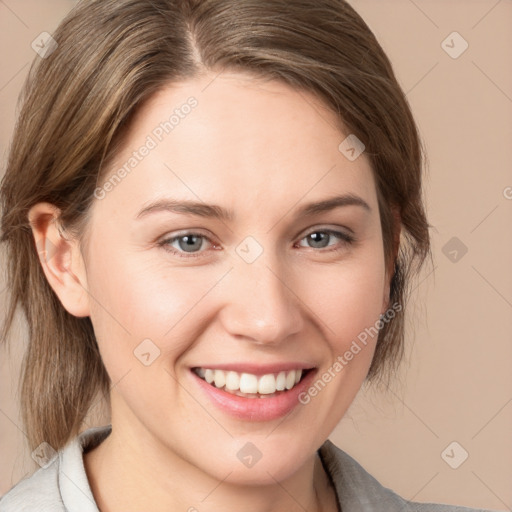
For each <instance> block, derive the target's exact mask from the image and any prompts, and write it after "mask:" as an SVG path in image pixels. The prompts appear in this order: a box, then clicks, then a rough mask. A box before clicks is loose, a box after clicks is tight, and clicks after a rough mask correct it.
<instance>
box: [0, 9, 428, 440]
mask: <svg viewBox="0 0 512 512" xmlns="http://www.w3.org/2000/svg"><path fill="white" fill-rule="evenodd" d="M53 38H54V39H55V40H56V42H57V44H58V46H57V47H56V49H55V50H54V52H53V53H51V55H49V56H46V58H36V60H35V62H34V63H33V64H32V67H31V68H30V72H29V75H28V77H27V80H26V82H25V84H24V87H23V90H22V93H21V95H20V102H21V105H22V107H21V109H20V111H19V115H18V119H17V123H16V127H15V131H14V135H13V138H12V141H11V146H10V150H9V155H8V160H7V166H6V173H5V176H4V178H3V180H2V184H1V190H0V201H1V207H2V217H1V238H0V241H1V242H4V243H5V246H6V261H7V283H8V290H9V294H8V300H9V302H8V308H7V314H6V318H5V322H4V325H3V332H2V339H6V338H7V335H8V333H9V331H10V329H11V327H12V324H13V320H14V317H15V313H16V311H17V307H18V305H19V306H21V308H22V310H23V312H24V315H25V318H26V321H27V323H28V328H29V333H28V337H29V339H28V346H27V348H26V352H25V357H24V360H23V366H22V374H21V378H20V379H21V380H20V381H21V411H22V418H23V422H24V425H25V429H26V434H27V438H28V443H29V445H30V447H31V448H34V447H36V446H37V445H38V444H40V443H41V442H43V441H46V442H47V443H49V444H50V445H51V446H52V447H53V448H54V449H59V448H61V447H63V446H64V445H65V444H67V442H68V441H69V440H70V439H71V438H72V437H74V436H76V435H77V434H78V433H79V432H80V428H81V426H82V425H83V422H84V419H85V417H86V415H87V413H88V411H89V410H90V407H91V404H92V402H93V400H94V398H95V396H97V394H98V393H100V394H102V395H103V396H104V397H105V398H107V399H108V394H109V386H110V379H109V376H108V374H107V371H106V369H105V367H104V365H103V362H102V360H101V357H100V353H99V350H98V346H97V342H96V339H95V335H94V330H93V325H92V323H91V320H90V318H89V317H81V318H79V317H75V316H73V315H71V314H70V313H68V312H67V311H66V310H65V308H64V307H63V305H62V304H61V303H60V301H59V299H58V297H57V295H56V294H55V293H54V291H53V290H52V288H51V287H50V285H49V283H48V281H47V279H46V277H45V275H44V272H43V270H42V266H41V264H40V261H39V257H38V251H37V247H36V243H35V240H34V236H33V234H32V231H31V226H30V224H29V221H28V217H27V215H28V211H29V209H30V207H31V206H33V205H34V204H36V203H38V202H42V201H45V202H49V203H51V204H53V205H55V206H56V207H57V208H58V209H59V210H60V217H59V219H58V220H59V223H60V225H61V226H63V228H64V229H65V231H66V233H70V234H71V235H72V236H73V237H76V239H77V240H79V244H80V247H81V250H82V249H83V248H84V247H85V246H86V245H85V244H86V240H87V238H86V234H87V228H88V220H89V214H90V207H91V204H92V203H93V201H94V190H95V189H96V187H97V186H98V183H100V182H101V181H102V179H103V178H104V177H105V173H106V170H108V162H110V161H111V160H112V158H114V157H115V155H116V152H117V151H118V150H119V148H120V143H121V142H122V141H123V137H124V134H125V132H126V128H127V127H129V126H130V121H131V120H132V119H133V116H134V115H135V112H136V111H137V110H138V109H139V108H140V107H141V105H143V103H144V102H145V101H146V100H147V99H148V98H150V97H151V96H152V95H153V94H154V93H155V92H157V91H158V90H160V89H162V88H163V87H166V86H168V85H169V84H170V83H172V82H176V81H183V80H191V79H194V78H197V77H199V76H201V75H202V74H204V73H205V72H221V71H238V72H241V73H249V74H251V75H252V76H254V77H255V78H262V79H269V80H279V81H281V82H283V83H286V84H288V85H289V86H291V87H293V88H294V89H295V90H299V91H305V92H309V93H313V94H314V95H315V96H316V97H317V98H319V99H320V100H322V101H323V102H324V104H325V105H327V107H328V108H329V109H330V110H331V111H332V112H334V113H335V115H336V118H337V119H339V120H340V123H342V124H341V125H342V126H344V127H345V129H346V130H347V131H346V135H348V134H349V133H351V134H354V135H356V136H357V138H358V139H360V140H361V141H362V142H363V144H364V145H365V154H366V156H367V157H368V158H369V161H370V163H371V167H372V171H373V175H374V178H375V182H376V188H377V196H378V204H379V213H380V217H381V225H382V233H383V246H384V256H385V261H386V264H387V265H390V267H388V268H391V269H392V270H393V275H392V279H391V289H390V304H394V305H396V304H398V305H400V306H401V307H394V312H395V314H394V315H393V317H392V318H391V319H389V321H387V322H385V323H384V322H383V324H384V325H383V326H382V328H381V329H380V331H379V335H378V340H377V344H376V349H375V353H374V357H373V359H372V363H371V366H370V369H369V372H368V374H367V380H368V381H375V380H377V378H379V379H382V378H383V377H386V376H387V378H388V379H389V376H390V375H391V374H392V373H393V370H395V369H396V368H398V364H399V362H400V360H401V358H402V356H403V345H404V319H405V316H404V314H405V301H406V296H407V294H408V293H409V292H410V280H411V278H412V277H413V276H414V275H416V274H417V272H418V271H419V269H420V267H421V266H422V265H423V263H424V260H425V258H426V257H427V256H428V255H429V254H430V241H429V232H428V229H429V225H428V223H427V220H426V216H425V212H424V207H423V202H422V188H421V182H422V169H423V167H424V160H425V155H424V150H423V145H422V142H421V140H420V137H419V134H418V129H417V127H416V125H415V122H414V119H413V116H412V113H411V110H410V107H409V105H408V102H407V99H406V97H405V94H404V92H403V91H402V89H401V87H400V85H399V84H398V81H397V79H396V77H395V75H394V72H393V69H392V66H391V63H390V61H389V59H388V58H387V56H386V55H385V53H384V51H383V49H382V48H381V46H380V45H379V43H378V42H377V40H376V38H375V36H374V35H373V33H372V31H371V30H370V28H369V27H368V26H367V25H366V23H365V22H364V21H363V20H362V19H361V17H360V16H359V15H358V14H357V13H356V12H355V10H354V9H353V8H352V7H351V6H350V5H349V4H348V3H347V2H346V1H344V0H294V1H293V2H290V1H288V0H89V1H82V2H79V3H78V4H77V5H76V6H75V8H74V9H73V10H72V11H71V12H70V13H69V14H68V15H67V17H66V18H65V19H64V20H63V21H62V22H61V24H60V25H59V27H58V28H57V30H56V31H55V33H54V34H53ZM340 140H341V139H340ZM398 242H399V245H398ZM397 246H398V249H397Z"/></svg>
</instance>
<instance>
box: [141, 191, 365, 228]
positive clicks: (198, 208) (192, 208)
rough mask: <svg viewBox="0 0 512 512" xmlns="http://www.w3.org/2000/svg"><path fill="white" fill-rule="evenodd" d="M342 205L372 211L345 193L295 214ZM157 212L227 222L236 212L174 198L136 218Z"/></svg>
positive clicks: (158, 202)
mask: <svg viewBox="0 0 512 512" xmlns="http://www.w3.org/2000/svg"><path fill="white" fill-rule="evenodd" d="M342 206H360V207H362V208H364V209H365V210H366V211H368V212H371V208H370V205H369V204H368V203H367V202H366V201H365V200H364V199H363V198H361V197H359V196H357V195H355V194H344V195H341V196H334V197H330V198H327V199H324V200H322V201H318V202H313V203H307V204H305V205H303V206H302V207H301V208H300V209H299V210H298V211H297V212H296V214H295V215H296V216H297V217H311V216H313V215H317V214H319V213H323V212H327V211H331V210H334V209H335V208H339V207H342ZM157 212H169V213H180V214H185V215H196V216H198V217H207V218H214V219H219V220H222V221H227V222H232V221H233V220H234V219H235V214H234V213H233V211H232V210H227V209H225V208H223V207H222V206H218V205H215V204H206V203H203V202H198V201H190V200H180V201H178V200H176V199H172V198H163V199H158V200H156V201H154V202H152V203H150V204H148V205H147V206H145V207H144V208H143V209H142V210H140V212H139V213H138V214H137V215H136V217H135V218H136V219H137V220H138V219H141V218H143V217H145V216H147V215H149V214H151V213H157Z"/></svg>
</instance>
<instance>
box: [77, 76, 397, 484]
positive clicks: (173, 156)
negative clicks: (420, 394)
mask: <svg viewBox="0 0 512 512" xmlns="http://www.w3.org/2000/svg"><path fill="white" fill-rule="evenodd" d="M213 78H214V77H213V76H208V77H205V78H204V79H197V80H194V81H189V82H186V83H179V84H172V85H170V86H169V87H168V88H166V89H163V90H161V91H160V92H159V93H157V94H156V95H154V96H153V97H152V98H151V99H150V101H148V102H147V103H146V104H145V106H144V107H143V108H142V109H141V110H140V111H139V112H138V114H137V116H136V118H135V119H134V121H133V124H132V125H131V129H130V131H129V133H128V134H127V138H126V141H125V145H124V147H123V150H122V151H121V152H120V153H119V154H118V155H117V157H116V161H115V162H113V164H112V165H111V166H110V168H109V170H108V171H107V172H106V176H105V178H106V181H105V184H103V185H102V186H101V187H99V188H98V189H97V191H96V199H95V202H94V205H93V207H92V212H91V213H92V216H91V223H90V225H89V229H90V231H89V233H90V238H89V245H88V249H87V252H86V253H85V254H84V268H85V270H86V273H85V274H84V275H85V276H86V277H85V279H86V287H87V289H88V291H89V298H90V300H89V313H90V317H91V321H92V323H93V326H94V329H95V333H96V336H97V340H98V344H99V347H100V351H101V355H102V358H103V361H104V364H105V366H106V368H107V371H108V373H109V375H110V377H111V379H112V384H113V385H114V388H113V391H112V424H113V426H114V429H116V428H117V429H118V431H124V432H129V435H131V436H135V438H137V439H139V440H140V442H141V444H145V445H146V446H151V447H153V448H154V447H157V448H158V450H163V451H164V452H165V453H168V454H169V455H170V456H171V455H172V456H173V457H178V458H179V459H180V460H183V461H186V462H187V463H190V464H192V465H193V466H194V467H196V468H198V469H199V470H201V471H204V472H206V473H208V474H210V475H213V476H215V477H216V478H219V479H222V478H224V477H225V475H226V474H227V473H228V472H230V471H231V472H232V474H231V478H232V481H239V482H260V483H263V482H267V483H268V482H269V481H270V480H271V479H270V477H269V473H271V474H272V475H273V476H274V478H277V479H282V478H286V477H287V476H289V475H291V474H292V473H293V471H295V470H296V469H297V467H298V465H300V463H301V461H304V460H305V459H306V458H307V457H310V456H311V455H312V454H313V453H314V452H315V450H316V449H318V447H319V446H320V445H321V444H322V443H323V442H324V441H325V439H326V438H327V437H328V435H329V434H330V433H331V431H332V430H333V429H334V427H335V426H336V424H337V423H338V422H339V420H340V419H341V418H342V416H343V414H344V413H345V411H346V410H347V408H348V407H349V405H350V403H351V402H352V401H353V399H354V396H355V395H356V393H357V391H358V390H359V388H360V386H361V384H362V382H363V381H364V379H365V376H366V374H367V372H368V369H369V366H370V363H371V360H372V356H373V353H374V348H375V342H376V336H375V337H373V338H372V336H367V337H366V342H365V343H362V342H361V339H362V337H361V333H364V332H368V329H369V328H371V327H373V326H375V324H376V322H378V320H379V315H380V314H381V313H383V312H384V311H385V308H386V307H387V297H388V293H389V288H388V282H389V280H388V276H387V275H386V272H385V264H384V254H383V241H382V232H381V226H380V218H379V212H378V204H377V194H376V188H375V182H374V179H373V176H372V171H371V167H370V165H369V162H368V160H367V158H366V156H365V154H364V153H363V154H362V155H361V156H360V157H358V158H357V159H355V160H354V161H351V160H349V159H348V158H346V156H345V155H344V154H343V153H342V152H341V151H340V150H339V149H338V147H339V145H340V143H341V142H342V141H343V140H344V139H345V138H346V137H347V136H348V135H349V134H348V133H342V132H341V131H340V130H339V129H338V128H337V127H336V126H337V124H336V119H335V117H334V115H333V114H331V113H330V112H329V111H328V110H327V109H326V108H325V107H323V106H322V104H321V103H320V102H319V100H317V99H316V98H315V97H314V96H312V95H308V94H306V93H304V92H297V91H295V90H293V89H291V88H289V87H288V86H286V85H285V84H282V83H279V82H275V81H268V82H266V83H263V82H261V81H260V82H256V81H255V80H251V79H250V78H249V77H247V76H244V75H240V74H228V73H225V74H221V75H220V76H218V77H217V78H216V79H215V80H213ZM212 80H213V81H212ZM191 97H193V98H194V99H191V100H190V99H189V98H191ZM188 99H189V100H188ZM187 100H188V103H187ZM185 105H188V107H186V106H185ZM173 113H174V118H171V116H172V115H173ZM169 119H171V121H169ZM166 122H167V124H165V123H166ZM144 147H145V148H146V149H143V148H144ZM123 168H124V172H123V171H121V169H123ZM114 175H115V176H114ZM108 180H110V181H108ZM334 198H341V199H338V201H337V206H336V205H335V204H334V202H333V203H331V205H330V206H331V207H330V208H321V207H317V208H313V207H311V205H312V204H315V203H322V202H324V201H328V200H333V199H334ZM189 203H198V204H197V205H196V206H195V207H193V208H192V207H190V204H189ZM184 204H188V205H189V207H188V209H187V207H185V206H183V205H184ZM207 205H214V207H212V206H207ZM308 207H309V208H308ZM220 212H224V213H225V215H220ZM358 336H359V338H358ZM354 342H356V345H357V346H358V347H359V350H357V349H356V348H355V345H354ZM348 352H350V353H351V354H352V357H350V355H349V354H348ZM336 362H338V364H336ZM299 370H301V372H299ZM212 379H213V381H212ZM299 379H300V380H299ZM207 381H212V382H211V383H209V382H207ZM297 381H298V382H297ZM227 388H230V390H228V389H227ZM255 392H257V393H256V394H255ZM291 439H293V442H290V440H291ZM248 442H250V443H252V445H251V444H247V443H248ZM260 455H261V459H260V460H259V461H258V462H257V464H255V465H254V466H253V467H252V468H248V467H247V465H246V464H241V463H240V462H241V461H242V462H243V460H248V457H250V456H256V457H259V456H260ZM244 457H245V459H244ZM272 481H273V480H272Z"/></svg>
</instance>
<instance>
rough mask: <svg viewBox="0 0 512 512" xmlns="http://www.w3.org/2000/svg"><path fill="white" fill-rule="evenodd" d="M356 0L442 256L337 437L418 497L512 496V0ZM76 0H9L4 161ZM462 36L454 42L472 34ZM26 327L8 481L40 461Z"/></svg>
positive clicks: (9, 411) (489, 499)
mask: <svg viewBox="0 0 512 512" xmlns="http://www.w3.org/2000/svg"><path fill="white" fill-rule="evenodd" d="M352 4H353V5H354V7H355V8H356V9H357V10H358V12H359V13H360V14H361V15H362V17H363V18H364V19H365V20H366V22H367V23H368V24H369V26H370V28H371V29H372V30H373V31H374V32H375V34H376V36H377V38H378V39H379V41H380V42H381V44H382V45H383V47H384V49H385V50H386V51H387V53H388V55H389V56H390V59H391V61H392V63H393V65H394V67H395V70H396V73H397V76H398V78H399V81H400V83H401V84H402V86H403V88H404V90H405V91H406V92H407V97H408V99H409V101H410V104H411V107H412V109H413V112H414V114H415V116H416V118H417V120H418V124H419V126H420V130H421V134H422V137H423V138H424V141H425V143H426V147H427V151H428V154H429V159H430V171H429V176H428V178H427V181H426V195H427V206H428V213H429V220H430V223H431V224H433V225H434V226H435V229H434V230H433V231H432V237H433V252H434V258H435V268H434V271H433V272H432V273H429V272H427V271H426V272H424V274H423V276H422V278H421V279H420V280H419V281H418V283H417V285H416V286H417V287H416V289H415V292H414V304H413V308H411V310H413V309H414V310H415V316H414V318H411V322H410V326H409V336H408V341H407V343H408V356H407V361H405V364H404V365H403V370H404V371H403V372H402V375H401V376H397V381H396V384H395V386H394V387H393V389H391V390H389V392H388V393H387V394H383V393H375V392H366V391H365V390H363V391H362V392H361V393H360V394H359V396H358V398H357V399H356V401H355V402H354V404H353V405H352V407H351V409H350V410H349V412H348V414H347V416H346V417H345V418H344V419H343V420H342V422H341V423H340V425H339V426H338V428H337V429H336V430H335V431H334V432H333V434H332V436H331V439H332V440H333V441H334V442H335V443H336V444H338V445H339V446H340V447H342V448H343V449H344V450H345V451H347V452H348V453H349V454H351V455H352V456H354V457H355V458H356V459H357V460H358V461H359V462H360V463H361V464H362V465H363V466H364V467H365V468H366V469H367V470H368V471H369V472H370V473H371V474H373V475H374V476H375V477H376V478H377V479H378V480H380V481H381V483H383V484H384V485H385V486H387V487H390V488H392V489H394V490H395V491H396V492H398V493H399V494H401V495H402V496H404V497H405V498H408V499H414V500H416V501H435V502H444V503H452V504H461V505H466V506H471V507H482V508H491V509H494V510H500V511H503V510H512V485H511V484H512V435H511V427H512V371H511V368H512V343H511V341H512V340H511V338H512V334H511V333H512V315H511V313H512V310H511V308H512V270H511V269H512V265H511V263H512V234H511V223H510V220H511V213H512V199H511V198H512V188H511V187H512V172H511V164H512V59H511V58H510V49H511V48H512V2H510V1H509V0H499V1H498V0H457V1H455V0H450V1H447V0H437V1H436V0H415V1H414V2H413V1H412V0H393V1H389V0H352ZM72 5H73V2H71V1H70V0H44V1H42V0H0V47H1V56H0V109H1V112H2V115H1V118H0V154H1V155H2V166H3V165H4V162H5V159H6V154H7V148H8V143H9V139H10V136H11V133H12V129H13V126H14V120H15V105H16V98H17V96H18V93H19V91H20V89H21V86H22V83H23V80H24V78H25V76H26V73H27V71H28V66H29V63H30V61H31V60H32V59H33V58H34V55H35V54H34V52H33V50H32V49H31V46H30V45H31V42H32V41H33V40H34V39H35V38H36V36H38V34H40V33H41V32H43V31H47V32H50V33H51V32H52V31H53V30H54V29H55V27H56V26H57V24H58V23H59V21H60V20H61V19H62V17H63V16H64V15H65V14H66V12H67V11H68V10H69V9H70V8H71V7H72ZM454 31H457V32H458V33H459V34H460V35H461V36H462V37H463V38H464V40H466V41H467V43H468V44H469V47H468V49H467V50H466V51H465V52H464V53H462V54H461V55H460V56H459V57H458V58H455V59H454V58H452V57H450V56H449V55H448V54H447V53H446V52H445V50H444V49H443V46H442V42H443V41H444V40H445V39H446V38H447V36H448V35H449V34H451V33H452V32H454ZM452 39H453V37H450V38H448V40H447V43H445V44H448V45H449V46H452V47H453V48H452V49H451V50H450V51H451V52H454V51H457V50H459V49H460V48H461V44H462V41H461V40H460V39H457V37H455V39H453V42H452ZM2 168H3V167H2ZM507 187H509V188H507ZM452 237H457V239H458V242H456V243H458V244H459V245H460V243H463V244H464V245H465V246H466V247H467V249H468V251H467V253H466V254H464V255H463V256H462V257H461V256H460V254H461V253H460V252H459V253H458V261H455V262H454V261H451V260H450V259H449V257H448V256H450V254H449V252H450V251H452V250H453V247H451V246H450V245H448V246H447V248H445V249H444V251H445V252H446V253H447V254H448V256H446V255H445V254H444V253H443V248H444V247H445V244H447V243H448V241H449V240H450V239H452ZM452 243H453V242H452ZM450 257H452V258H453V253H452V255H451V256H450ZM3 288H4V284H3V281H2V283H0V291H1V290H2V289H3ZM4 299H5V294H4V293H2V294H1V295H0V300H1V301H2V304H3V301H4ZM25 340H26V330H25V327H24V325H23V323H21V322H20V325H19V329H18V331H16V332H15V333H14V335H13V339H12V346H13V351H12V354H11V357H8V356H7V353H6V352H5V350H4V349H2V350H1V351H0V372H1V373H0V461H1V462H0V494H3V493H4V492H6V491H7V490H8V489H9V488H10V487H11V485H13V484H14V483H15V482H16V481H18V480H19V479H20V478H21V477H22V476H24V475H25V474H28V473H29V472H30V471H32V470H33V469H34V465H33V464H32V460H31V458H30V454H29V453H27V449H26V448H25V446H24V436H23V431H22V426H21V423H20V421H19V412H18V407H17V402H16V401H17V394H16V393H17V374H18V371H19V370H18V367H19V363H20V360H21V354H22V350H23V346H24V343H25ZM453 441H456V442H457V443H459V445H460V446H461V447H462V448H460V447H456V448H455V450H454V451H453V452H451V451H449V452H448V453H449V455H453V456H452V457H451V459H450V458H448V459H447V460H451V461H457V460H458V458H459V457H460V456H461V454H462V451H461V450H462V449H464V450H466V451H467V452H468V454H469V457H468V458H467V460H466V461H465V462H464V463H463V464H462V465H460V467H458V469H452V468H451V467H450V466H449V465H448V464H447V463H446V462H445V460H443V457H442V455H441V454H442V452H443V451H444V450H445V448H446V447H447V446H448V445H449V444H450V443H452V442H453Z"/></svg>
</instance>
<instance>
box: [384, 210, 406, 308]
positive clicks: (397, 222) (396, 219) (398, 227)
mask: <svg viewBox="0 0 512 512" xmlns="http://www.w3.org/2000/svg"><path fill="white" fill-rule="evenodd" d="M391 213H392V217H393V257H392V258H391V261H390V262H389V265H388V266H387V268H386V278H385V279H386V286H385V287H384V297H383V301H382V311H381V314H382V315H383V314H384V313H385V312H386V310H387V309H388V308H389V306H390V304H389V303H390V299H391V297H390V293H391V280H392V279H393V276H394V273H395V263H396V260H397V257H398V250H399V248H400V233H401V232H402V221H401V217H400V210H399V208H398V207H397V206H392V207H391Z"/></svg>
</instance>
